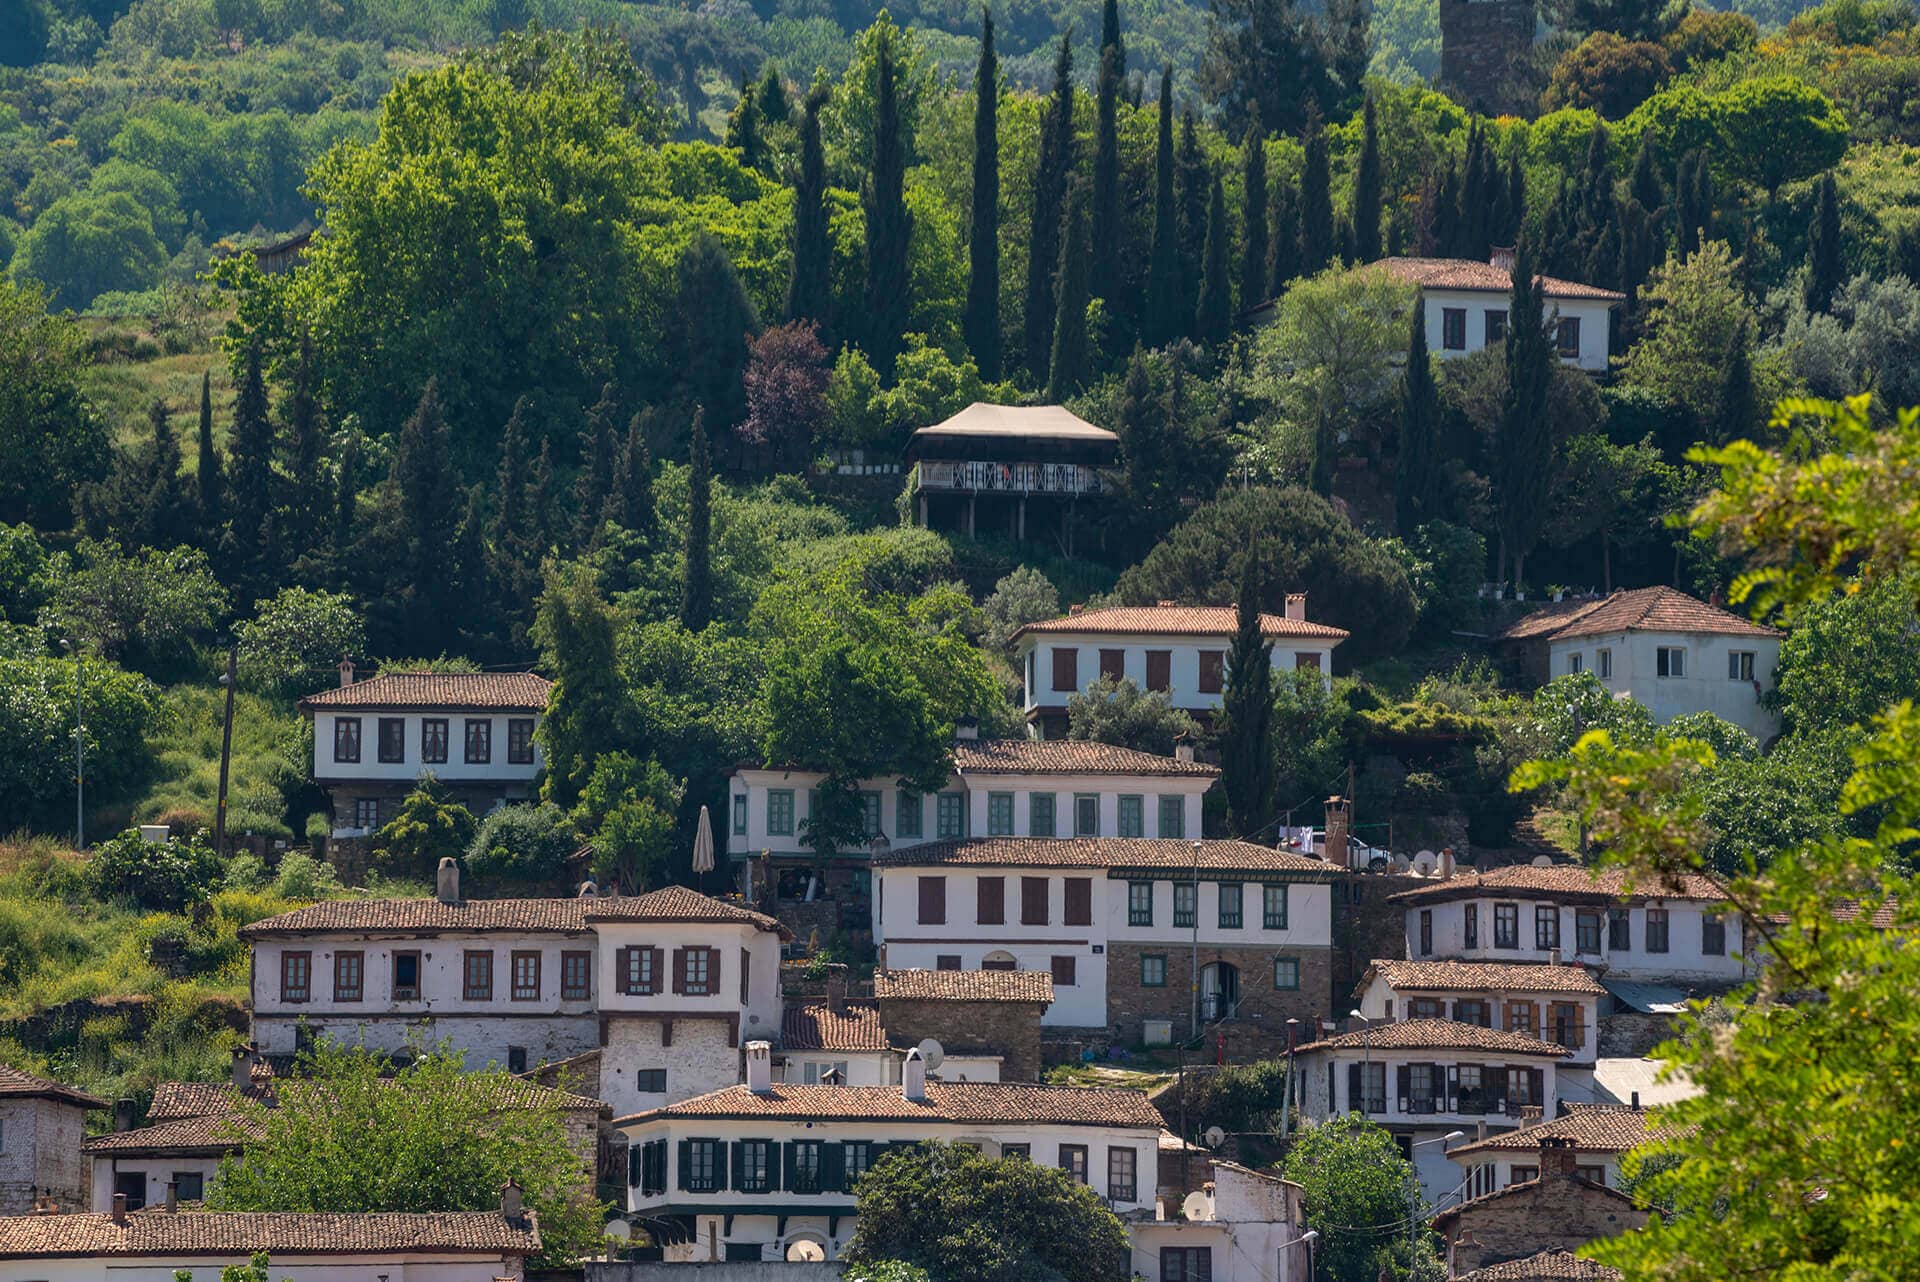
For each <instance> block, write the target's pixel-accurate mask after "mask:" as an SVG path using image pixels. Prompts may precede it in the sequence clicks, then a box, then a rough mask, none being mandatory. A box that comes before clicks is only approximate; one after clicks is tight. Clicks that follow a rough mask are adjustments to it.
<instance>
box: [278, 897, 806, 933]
mask: <svg viewBox="0 0 1920 1282" xmlns="http://www.w3.org/2000/svg"><path fill="white" fill-rule="evenodd" d="M589 922H660V923H672V922H713V923H716V924H729V923H731V924H738V925H750V926H753V927H754V928H755V929H757V930H765V931H774V932H777V931H779V930H780V929H781V926H780V923H779V922H777V921H775V920H774V919H773V918H771V917H768V916H766V915H765V914H764V913H757V912H752V911H750V910H748V909H745V908H741V907H739V906H737V905H734V904H730V903H726V902H725V901H723V900H719V899H714V898H712V897H711V896H708V895H702V894H700V893H699V892H698V891H694V890H689V889H687V888H686V887H684V886H669V887H667V888H665V889H663V890H656V891H653V892H651V893H649V894H645V895H635V896H633V897H631V898H624V897H623V898H615V897H613V896H610V895H603V896H600V897H597V898H581V897H577V896H575V897H569V898H564V899H563V898H558V897H556V898H552V899H467V900H462V901H461V902H459V903H457V904H447V903H442V902H441V901H440V900H438V899H329V900H325V901H323V902H321V903H317V904H313V905H311V906H310V907H307V908H297V909H295V910H294V911H292V912H288V913H281V914H280V915H279V916H277V917H267V918H263V919H262V920H260V921H256V922H254V923H252V924H251V925H248V926H244V927H242V928H241V930H240V935H241V937H242V938H244V939H257V938H259V937H261V936H263V935H307V934H317V933H322V932H334V933H338V932H365V931H409V932H412V931H433V932H442V931H444V932H455V931H458V932H469V931H471V932H490V931H510V932H519V931H528V932H542V931H545V932H558V933H561V934H584V933H585V932H586V930H587V924H588V923H589Z"/></svg>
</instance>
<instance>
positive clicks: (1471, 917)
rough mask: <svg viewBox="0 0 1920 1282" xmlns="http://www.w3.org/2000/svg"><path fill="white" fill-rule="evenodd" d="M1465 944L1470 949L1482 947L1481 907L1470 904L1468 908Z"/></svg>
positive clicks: (1465, 918)
mask: <svg viewBox="0 0 1920 1282" xmlns="http://www.w3.org/2000/svg"><path fill="white" fill-rule="evenodd" d="M1463 920H1464V922H1465V934H1464V938H1465V942H1466V946H1467V947H1468V948H1478V947H1480V905H1479V904H1468V905H1467V908H1466V915H1465V917H1464V919H1463Z"/></svg>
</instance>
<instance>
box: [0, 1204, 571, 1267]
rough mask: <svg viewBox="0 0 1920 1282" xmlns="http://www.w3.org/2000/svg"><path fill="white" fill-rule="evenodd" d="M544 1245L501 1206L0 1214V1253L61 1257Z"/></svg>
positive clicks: (507, 1252)
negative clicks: (424, 1210)
mask: <svg viewBox="0 0 1920 1282" xmlns="http://www.w3.org/2000/svg"><path fill="white" fill-rule="evenodd" d="M539 1249H540V1232H539V1227H538V1225H537V1222H536V1221H535V1220H534V1219H533V1217H531V1216H529V1217H527V1220H526V1222H525V1224H520V1223H516V1222H514V1221H511V1220H508V1219H507V1218H506V1217H505V1216H503V1215H501V1214H500V1213H499V1212H498V1211H440V1212H435V1213H432V1214H427V1215H402V1214H387V1213H382V1214H364V1215H349V1214H338V1213H332V1212H311V1211H270V1212H253V1211H173V1212H169V1211H164V1210H152V1211H137V1212H135V1213H133V1214H131V1215H128V1216H126V1217H125V1218H124V1219H123V1220H120V1221H118V1222H116V1221H115V1220H114V1218H113V1217H112V1216H111V1215H16V1216H7V1217H5V1218H0V1258H5V1259H22V1258H28V1257H58V1256H69V1257H72V1256H100V1255H105V1256H142V1255H159V1256H183V1255H222V1256H227V1255H232V1256H247V1255H251V1254H253V1253H254V1252H256V1251H265V1252H268V1253H269V1254H271V1255H272V1256H273V1257H274V1259H275V1260H276V1261H279V1260H281V1258H282V1257H285V1256H297V1255H319V1254H330V1253H335V1252H338V1253H341V1254H354V1255H368V1254H378V1255H387V1254H392V1253H395V1252H400V1251H457V1252H461V1253H469V1252H470V1253H483V1252H484V1253H486V1254H498V1255H503V1256H516V1257H518V1256H523V1255H531V1254H533V1253H534V1252H536V1251H538V1250H539Z"/></svg>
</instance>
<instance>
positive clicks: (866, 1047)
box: [780, 1002, 888, 1051]
mask: <svg viewBox="0 0 1920 1282" xmlns="http://www.w3.org/2000/svg"><path fill="white" fill-rule="evenodd" d="M887 1047H888V1042H887V1029H886V1026H885V1025H884V1024H882V1023H881V1022H880V1009H879V1007H877V1006H875V1005H874V1004H873V1003H872V1002H848V1003H847V1004H846V1006H845V1007H844V1008H843V1009H841V1010H837V1011H836V1010H834V1009H833V1008H832V1007H831V1006H829V1005H828V1004H827V1003H826V1002H809V1003H808V1004H806V1005H804V1006H789V1007H787V1009H786V1010H785V1011H784V1012H782V1014H781V1016H780V1048H781V1049H782V1050H789V1051H883V1050H886V1049H887Z"/></svg>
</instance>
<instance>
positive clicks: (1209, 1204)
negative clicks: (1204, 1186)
mask: <svg viewBox="0 0 1920 1282" xmlns="http://www.w3.org/2000/svg"><path fill="white" fill-rule="evenodd" d="M1212 1212H1213V1199H1212V1198H1210V1197H1208V1196H1207V1195H1206V1194H1205V1193H1189V1194H1187V1196H1186V1198H1185V1200H1183V1201H1182V1202H1181V1203H1180V1214H1182V1215H1184V1216H1186V1217H1187V1218H1188V1219H1189V1220H1209V1219H1212V1218H1213V1215H1212Z"/></svg>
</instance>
